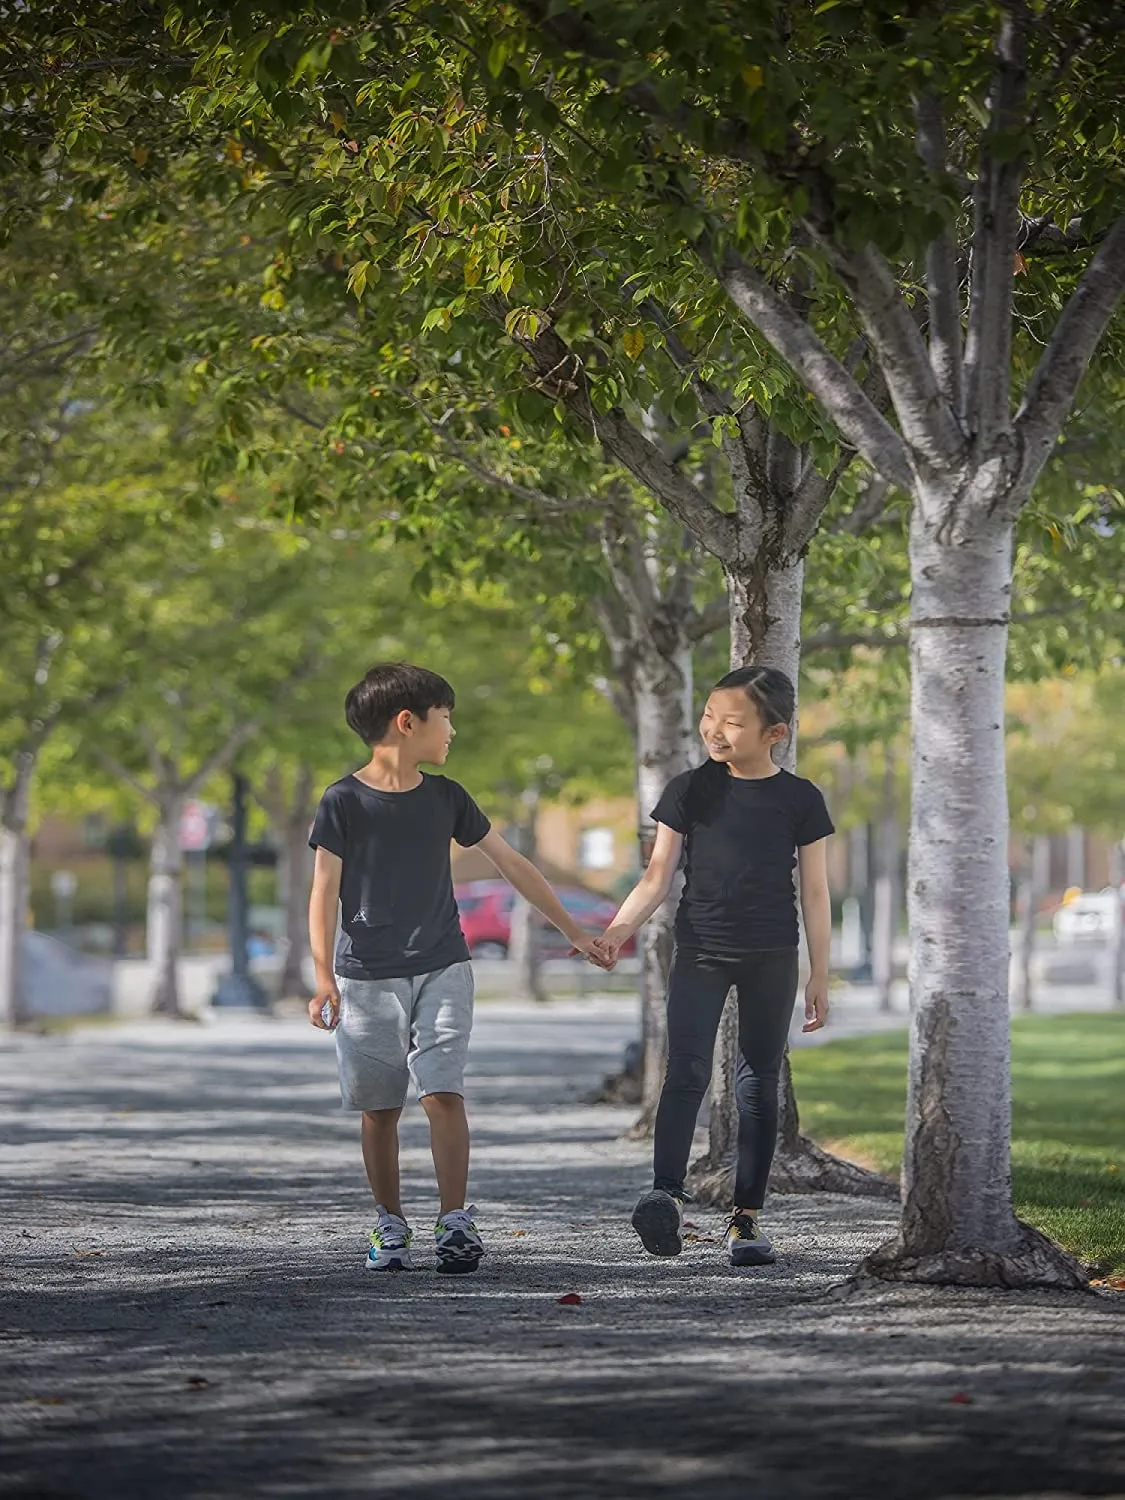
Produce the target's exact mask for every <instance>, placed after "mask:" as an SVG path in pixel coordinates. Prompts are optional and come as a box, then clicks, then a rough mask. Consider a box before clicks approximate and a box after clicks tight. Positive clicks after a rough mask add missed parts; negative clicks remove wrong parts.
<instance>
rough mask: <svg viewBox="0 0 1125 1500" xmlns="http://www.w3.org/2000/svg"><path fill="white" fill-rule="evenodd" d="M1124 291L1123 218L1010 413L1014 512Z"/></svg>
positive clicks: (1047, 451)
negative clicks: (1018, 459) (1018, 457)
mask: <svg viewBox="0 0 1125 1500" xmlns="http://www.w3.org/2000/svg"><path fill="white" fill-rule="evenodd" d="M1123 293H1125V214H1123V215H1122V216H1121V217H1120V218H1119V219H1118V220H1117V221H1116V223H1115V224H1114V225H1113V228H1112V229H1111V230H1110V231H1109V233H1108V234H1107V235H1106V237H1105V239H1103V240H1102V242H1101V244H1100V245H1099V246H1098V249H1097V252H1096V253H1095V255H1094V258H1093V260H1092V261H1091V262H1090V264H1089V265H1088V266H1087V268H1086V274H1085V275H1084V276H1083V277H1082V280H1081V281H1080V282H1079V284H1078V286H1077V288H1076V289H1075V291H1074V292H1073V294H1072V295H1071V298H1070V300H1069V301H1068V302H1067V304H1066V306H1065V307H1064V308H1063V310H1062V316H1061V317H1060V318H1059V321H1058V323H1057V324H1056V325H1055V331H1054V334H1053V335H1052V337H1051V342H1050V343H1049V344H1048V345H1047V347H1046V349H1045V350H1044V351H1043V354H1042V356H1041V357H1040V360H1039V364H1038V365H1037V367H1036V370H1035V373H1034V375H1032V377H1031V380H1030V382H1029V384H1028V387H1027V391H1026V393H1025V394H1024V398H1023V402H1022V403H1021V405H1020V409H1019V411H1018V412H1017V413H1016V421H1015V428H1016V433H1017V435H1018V437H1019V439H1020V442H1021V445H1022V449H1023V470H1022V473H1021V479H1020V485H1019V493H1018V494H1017V496H1016V508H1017V509H1018V508H1019V506H1020V505H1022V504H1023V502H1024V501H1025V500H1026V499H1027V497H1028V495H1030V493H1031V490H1032V487H1033V486H1034V484H1035V481H1036V479H1038V477H1039V474H1040V472H1041V470H1042V468H1043V465H1044V464H1045V463H1046V462H1047V459H1048V458H1049V457H1050V455H1051V450H1052V449H1053V448H1054V446H1055V442H1056V440H1057V438H1058V436H1059V433H1060V432H1061V431H1062V427H1063V423H1064V422H1065V421H1066V418H1067V415H1068V414H1069V412H1070V409H1071V407H1072V406H1073V405H1074V399H1075V396H1076V395H1077V392H1078V386H1079V382H1080V381H1081V379H1082V376H1083V375H1084V374H1085V372H1086V366H1087V365H1088V364H1089V363H1090V359H1091V357H1092V356H1093V353H1094V350H1095V349H1096V348H1097V345H1098V341H1099V339H1100V338H1101V336H1102V334H1103V333H1104V332H1105V330H1106V328H1107V327H1108V325H1109V322H1110V319H1111V318H1112V317H1113V315H1114V312H1115V311H1116V309H1117V305H1118V303H1119V302H1120V300H1121V297H1122V294H1123Z"/></svg>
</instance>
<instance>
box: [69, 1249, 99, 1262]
mask: <svg viewBox="0 0 1125 1500" xmlns="http://www.w3.org/2000/svg"><path fill="white" fill-rule="evenodd" d="M74 1253H75V1255H80V1256H81V1257H82V1258H83V1260H89V1259H90V1258H91V1257H92V1256H95V1255H104V1254H105V1251H104V1250H79V1249H78V1248H77V1247H75V1251H74Z"/></svg>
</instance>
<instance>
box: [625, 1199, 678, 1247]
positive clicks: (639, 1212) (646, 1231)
mask: <svg viewBox="0 0 1125 1500" xmlns="http://www.w3.org/2000/svg"><path fill="white" fill-rule="evenodd" d="M632 1223H633V1228H634V1229H635V1230H636V1231H637V1233H638V1234H639V1235H640V1237H641V1244H642V1245H643V1246H644V1247H645V1249H646V1250H647V1251H648V1253H649V1254H650V1255H679V1254H680V1253H681V1252H682V1250H683V1248H684V1200H683V1199H682V1198H677V1197H676V1196H675V1194H673V1193H666V1192H665V1191H664V1189H663V1188H653V1190H652V1192H651V1193H645V1194H644V1195H643V1197H641V1198H639V1199H638V1200H637V1206H636V1208H635V1209H634V1210H633V1219H632Z"/></svg>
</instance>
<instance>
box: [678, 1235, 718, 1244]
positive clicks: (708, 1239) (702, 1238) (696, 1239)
mask: <svg viewBox="0 0 1125 1500" xmlns="http://www.w3.org/2000/svg"><path fill="white" fill-rule="evenodd" d="M714 1243H715V1236H714V1235H713V1234H685V1235H684V1244H685V1245H713V1244H714Z"/></svg>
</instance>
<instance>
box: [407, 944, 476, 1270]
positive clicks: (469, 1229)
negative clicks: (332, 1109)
mask: <svg viewBox="0 0 1125 1500" xmlns="http://www.w3.org/2000/svg"><path fill="white" fill-rule="evenodd" d="M472 1024H473V969H472V965H471V964H469V963H459V964H451V965H450V966H449V968H447V969H440V970H438V971H437V972H436V973H434V974H422V975H419V977H418V978H417V979H416V980H415V983H414V1008H413V1012H412V1016H411V1028H410V1040H411V1050H410V1059H409V1061H410V1071H411V1074H412V1075H413V1078H414V1082H415V1085H416V1087H417V1089H418V1093H419V1095H420V1096H421V1099H422V1108H423V1109H424V1110H425V1111H426V1118H427V1119H428V1120H429V1122H430V1149H431V1151H432V1152H433V1158H434V1171H435V1172H436V1173H437V1180H438V1191H439V1193H440V1194H441V1212H440V1213H439V1215H438V1221H437V1224H436V1226H435V1230H434V1236H435V1241H436V1244H435V1255H436V1261H435V1269H436V1270H437V1271H438V1272H440V1273H442V1274H445V1275H450V1274H463V1273H466V1272H472V1271H475V1270H476V1268H477V1267H478V1266H479V1265H480V1262H481V1257H482V1256H483V1255H484V1245H483V1244H482V1243H481V1237H480V1235H479V1234H478V1233H477V1227H476V1225H475V1224H474V1223H473V1210H472V1209H471V1208H469V1207H467V1205H466V1201H465V1200H466V1195H467V1191H468V1177H469V1124H468V1121H467V1119H466V1118H465V1100H464V1087H465V1082H464V1080H465V1059H466V1056H467V1054H468V1050H469V1033H470V1031H471V1030H472Z"/></svg>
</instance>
